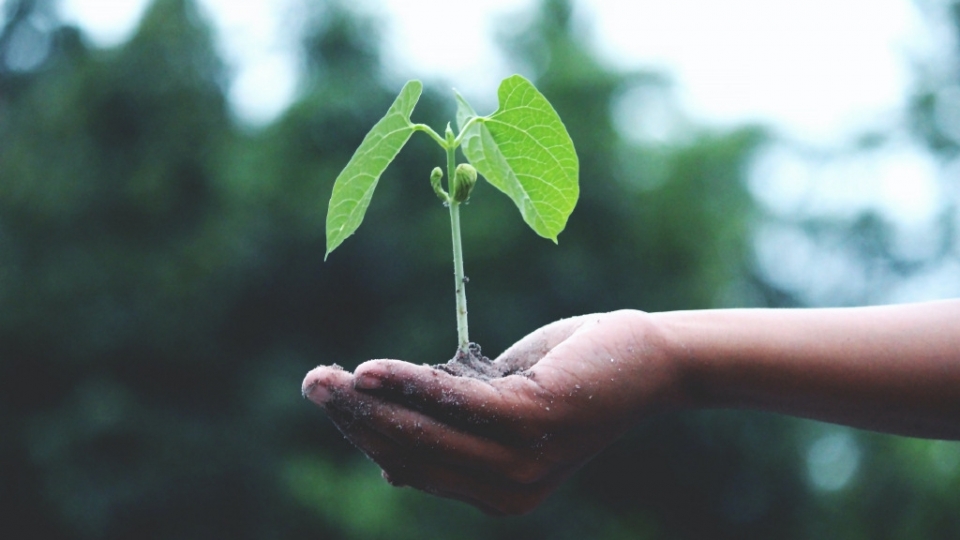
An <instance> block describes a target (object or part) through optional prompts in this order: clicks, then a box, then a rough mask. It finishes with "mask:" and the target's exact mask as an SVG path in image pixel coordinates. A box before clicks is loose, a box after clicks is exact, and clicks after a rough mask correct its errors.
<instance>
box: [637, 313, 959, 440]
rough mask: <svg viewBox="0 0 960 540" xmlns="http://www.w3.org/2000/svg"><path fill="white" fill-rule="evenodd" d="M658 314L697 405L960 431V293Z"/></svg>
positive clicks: (918, 432)
mask: <svg viewBox="0 0 960 540" xmlns="http://www.w3.org/2000/svg"><path fill="white" fill-rule="evenodd" d="M654 319H655V321H656V324H657V326H658V327H659V328H660V330H661V332H662V333H663V335H664V336H665V343H666V344H667V345H666V346H667V348H668V354H669V355H671V356H672V357H673V358H675V359H676V360H677V361H679V362H681V363H682V365H683V367H682V369H683V372H684V376H683V381H684V386H685V392H686V395H687V398H688V403H689V404H690V405H691V406H693V407H698V408H744V409H756V410H764V411H772V412H779V413H784V414H789V415H793V416H801V417H806V418H813V419H817V420H824V421H828V422H836V423H841V424H847V425H851V426H855V427H860V428H865V429H872V430H877V431H883V432H889V433H898V434H902V435H911V436H919V437H932V438H945V439H960V301H956V300H954V301H943V302H933V303H924V304H910V305H901V306H881V307H866V308H849V309H792V310H789V309H783V310H775V309H758V310H710V311H686V312H670V313H658V314H654Z"/></svg>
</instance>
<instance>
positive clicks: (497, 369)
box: [433, 343, 527, 381]
mask: <svg viewBox="0 0 960 540" xmlns="http://www.w3.org/2000/svg"><path fill="white" fill-rule="evenodd" d="M433 367H435V368H437V369H439V370H442V371H446V372H447V373H449V374H451V375H456V376H457V377H471V378H473V379H480V380H482V381H489V380H491V379H499V378H500V377H506V376H507V375H513V374H514V373H517V372H520V371H522V370H523V369H525V368H526V367H527V366H524V365H522V364H521V363H520V362H519V361H515V360H513V359H511V358H508V359H507V360H505V361H497V362H494V361H493V360H491V359H489V358H487V357H486V356H484V355H483V353H481V352H480V345H477V344H476V343H470V349H469V351H468V353H467V354H464V353H463V352H462V351H460V350H459V349H457V354H456V355H454V357H453V358H451V359H450V360H449V361H448V362H447V363H446V364H437V365H435V366H433Z"/></svg>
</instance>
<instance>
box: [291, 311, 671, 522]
mask: <svg viewBox="0 0 960 540" xmlns="http://www.w3.org/2000/svg"><path fill="white" fill-rule="evenodd" d="M494 362H496V363H500V364H508V365H510V366H513V367H514V368H516V369H517V370H518V371H517V372H516V373H514V374H511V375H508V376H506V377H502V378H498V379H493V380H489V381H483V380H479V379H473V378H465V377H455V376H453V375H450V374H448V373H446V372H444V371H440V370H438V369H434V368H431V367H428V366H422V365H414V364H410V363H407V362H401V361H398V360H372V361H369V362H366V363H364V364H361V365H360V366H359V367H358V368H357V369H356V370H355V373H354V374H353V375H351V374H350V373H349V372H346V371H344V370H342V369H340V368H337V367H318V368H316V369H314V370H313V371H311V372H310V373H308V374H307V377H306V379H305V380H304V383H303V393H304V396H306V397H308V398H310V399H311V400H312V401H314V402H316V403H318V404H320V405H321V406H323V407H324V408H325V409H326V411H327V413H328V415H329V416H330V418H331V419H332V420H333V421H334V423H336V425H337V427H338V428H339V429H340V430H341V431H342V432H343V434H344V435H345V436H346V437H347V438H348V439H349V440H350V441H351V442H353V443H354V444H355V445H357V446H358V447H359V448H360V449H361V450H363V451H364V452H366V453H367V455H368V456H370V457H371V458H372V459H373V460H374V461H375V462H376V463H377V464H378V465H380V467H381V468H382V469H383V476H384V478H386V479H387V480H388V481H389V482H390V483H391V484H393V485H396V486H403V485H408V486H412V487H415V488H418V489H421V490H423V491H426V492H429V493H433V494H436V495H440V496H444V497H449V498H453V499H458V500H461V501H464V502H467V503H469V504H472V505H474V506H476V507H478V508H480V509H481V510H483V511H485V512H487V513H490V514H499V515H503V514H522V513H526V512H529V511H530V510H532V509H534V508H535V507H536V506H537V505H539V504H540V503H541V502H542V501H543V500H544V499H545V498H546V497H547V496H548V495H549V494H550V493H551V492H553V491H554V490H555V489H556V488H557V487H558V486H559V485H560V484H561V483H562V482H563V481H564V480H565V479H566V478H567V477H569V476H570V475H571V474H572V473H573V472H574V471H576V470H577V469H578V468H579V467H580V466H582V465H583V464H584V463H586V462H587V461H588V460H589V459H590V458H591V457H593V456H594V455H596V454H597V453H598V452H600V451H601V450H603V449H604V448H606V447H607V446H609V445H610V444H611V443H612V442H613V441H615V440H616V439H617V438H618V437H619V436H620V435H621V434H623V432H624V431H626V430H627V429H628V428H630V427H631V426H632V425H634V424H635V423H636V422H637V421H638V420H640V419H641V418H643V417H644V416H646V415H648V414H650V413H651V412H655V411H657V410H662V409H666V408H671V407H675V406H678V405H679V404H680V403H681V402H682V399H683V396H682V395H681V392H679V391H678V388H679V386H680V385H679V384H678V381H679V378H680V374H679V369H678V368H677V366H676V365H675V364H673V363H672V362H671V361H670V359H669V358H668V356H667V354H666V353H665V347H664V346H663V338H662V336H661V335H660V333H659V331H658V330H657V327H656V326H655V325H654V324H653V322H652V320H651V318H650V316H649V315H647V314H646V313H642V312H639V311H617V312H613V313H607V314H597V315H585V316H581V317H575V318H571V319H564V320H561V321H557V322H555V323H552V324H549V325H547V326H544V327H543V328H540V329H539V330H536V331H534V332H533V333H531V334H530V335H528V336H526V337H525V338H523V339H522V340H520V341H519V342H517V343H516V344H515V345H513V346H512V347H510V348H509V349H508V350H507V351H505V352H504V353H503V354H501V355H500V356H499V357H498V358H497V359H496V360H494Z"/></svg>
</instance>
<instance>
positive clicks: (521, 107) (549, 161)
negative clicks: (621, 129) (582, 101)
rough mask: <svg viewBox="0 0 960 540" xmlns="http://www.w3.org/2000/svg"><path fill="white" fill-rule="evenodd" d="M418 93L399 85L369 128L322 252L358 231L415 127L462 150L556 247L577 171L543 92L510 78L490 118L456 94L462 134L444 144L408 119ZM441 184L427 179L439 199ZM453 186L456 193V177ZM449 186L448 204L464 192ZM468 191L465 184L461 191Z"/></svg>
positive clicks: (342, 178) (339, 191) (334, 201)
mask: <svg viewBox="0 0 960 540" xmlns="http://www.w3.org/2000/svg"><path fill="white" fill-rule="evenodd" d="M422 89H423V85H422V84H421V83H420V82H419V81H410V82H408V83H407V84H406V85H404V87H403V89H402V90H401V91H400V95H398V96H397V99H396V100H395V101H394V103H393V105H392V106H391V107H390V110H389V111H387V114H386V116H384V117H383V118H382V119H381V120H380V121H379V122H377V123H376V125H374V126H373V128H371V130H370V132H369V133H368V134H367V136H366V137H365V138H364V140H363V142H362V143H361V144H360V147H359V148H358V149H357V151H356V152H355V153H354V154H353V157H351V158H350V161H349V162H348V163H347V165H346V167H345V168H344V169H343V171H342V172H341V173H340V174H339V175H338V176H337V179H336V181H335V183H334V186H333V194H332V195H331V197H330V203H329V210H328V211H327V252H326V254H327V255H330V252H332V251H333V250H334V249H336V248H337V246H339V245H340V244H341V243H342V242H343V241H344V240H345V239H346V238H347V237H348V236H350V235H351V234H353V233H354V231H356V230H357V227H359V226H360V222H361V221H362V220H363V216H364V214H365V213H366V211H367V208H368V207H369V205H370V200H371V198H372V197H373V190H374V189H375V188H376V187H377V182H378V180H379V179H380V175H382V174H383V172H384V171H385V170H386V168H387V166H388V165H389V164H390V162H391V161H393V159H394V158H396V156H397V154H398V153H399V152H400V150H401V149H402V148H403V146H404V145H405V144H406V143H407V141H408V140H409V139H410V135H412V134H413V132H414V131H417V130H418V129H419V130H423V131H426V132H428V133H429V134H431V136H432V137H433V138H434V140H436V141H437V142H438V143H439V144H440V146H441V147H442V148H444V149H445V150H447V151H452V150H453V149H455V148H456V147H457V146H459V145H461V144H462V145H463V153H464V155H465V156H466V157H467V159H468V160H469V161H470V163H471V164H472V165H473V166H474V167H476V170H477V171H479V172H480V174H482V175H483V176H484V177H485V178H486V179H487V180H488V181H489V182H490V183H491V184H493V185H494V186H495V187H496V188H497V189H499V190H500V191H502V192H503V193H505V194H506V195H507V196H509V197H510V198H511V199H512V200H513V202H514V203H515V204H516V205H517V208H518V209H519V210H520V213H521V215H522V216H523V219H524V221H526V222H527V224H528V225H530V227H531V228H532V229H533V230H534V231H536V232H537V234H539V235H540V236H543V237H545V238H549V239H551V240H553V241H554V242H556V241H557V235H558V234H560V232H561V231H562V230H563V228H564V227H565V226H566V223H567V218H569V217H570V214H571V213H572V212H573V208H574V206H576V204H577V197H578V195H579V191H580V189H579V165H578V160H577V153H576V150H575V149H574V147H573V141H572V140H571V139H570V135H569V134H568V133H567V130H566V128H565V127H564V126H563V122H562V121H561V120H560V117H559V116H558V115H557V113H556V111H555V110H554V109H553V107H552V106H551V105H550V102H548V101H547V99H546V98H545V97H544V96H543V94H541V93H540V92H539V91H538V90H537V89H536V88H535V87H534V86H533V84H531V83H530V81H528V80H526V79H524V78H523V77H521V76H519V75H514V76H512V77H508V78H506V79H504V80H503V81H502V82H501V83H500V89H499V91H498V95H499V98H500V108H499V109H497V111H496V112H494V113H493V114H491V115H489V116H479V115H477V113H476V112H475V111H474V110H473V108H472V107H470V105H469V104H468V103H467V102H466V100H464V99H463V97H462V96H460V95H459V94H458V95H457V103H458V108H457V123H458V124H459V127H460V130H461V133H460V135H459V136H458V137H456V139H454V140H449V139H448V140H445V139H443V138H441V137H440V136H439V135H437V134H436V132H434V131H433V130H431V129H430V128H429V127H427V126H425V125H423V124H414V123H413V122H412V121H411V120H410V115H411V114H412V113H413V108H414V106H416V103H417V100H418V99H419V97H420V93H421V91H422ZM441 174H442V171H441ZM474 176H475V175H474ZM439 180H440V178H439V177H437V176H436V173H435V172H434V173H432V174H431V180H430V181H431V184H432V185H433V186H434V191H436V192H437V194H438V195H439V194H440V190H439V189H440V188H439ZM452 181H453V184H454V187H455V186H456V185H457V182H456V179H453V180H452ZM474 181H475V180H474ZM454 187H451V193H453V194H454V199H453V200H455V201H456V202H463V201H465V200H466V194H463V196H459V195H457V194H456V193H454V191H455V189H454ZM472 188H473V186H472V183H471V185H470V188H469V189H468V190H467V193H469V191H470V190H472ZM457 197H459V198H457ZM441 198H443V197H442V196H441Z"/></svg>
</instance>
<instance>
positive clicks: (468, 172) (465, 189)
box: [450, 163, 477, 203]
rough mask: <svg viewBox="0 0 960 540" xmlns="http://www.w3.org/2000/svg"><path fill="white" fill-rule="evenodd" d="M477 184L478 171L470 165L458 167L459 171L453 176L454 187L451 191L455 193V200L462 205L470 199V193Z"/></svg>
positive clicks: (451, 187)
mask: <svg viewBox="0 0 960 540" xmlns="http://www.w3.org/2000/svg"><path fill="white" fill-rule="evenodd" d="M476 184H477V170H476V169H474V168H473V165H470V164H469V163H461V164H459V165H457V170H456V172H454V175H453V185H452V186H450V191H451V192H452V193H453V196H452V198H453V200H454V201H455V202H458V203H462V202H464V201H466V200H467V199H468V198H470V192H471V191H473V186H475V185H476Z"/></svg>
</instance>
